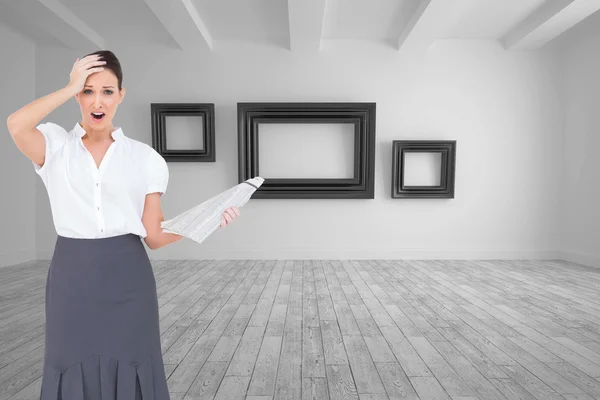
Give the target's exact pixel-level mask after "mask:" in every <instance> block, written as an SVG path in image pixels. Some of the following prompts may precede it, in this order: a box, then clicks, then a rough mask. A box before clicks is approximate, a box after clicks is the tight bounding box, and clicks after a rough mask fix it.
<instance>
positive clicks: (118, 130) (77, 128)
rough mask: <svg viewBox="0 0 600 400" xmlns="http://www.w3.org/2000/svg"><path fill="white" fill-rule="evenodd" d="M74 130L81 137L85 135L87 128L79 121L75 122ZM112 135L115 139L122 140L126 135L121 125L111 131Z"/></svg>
mask: <svg viewBox="0 0 600 400" xmlns="http://www.w3.org/2000/svg"><path fill="white" fill-rule="evenodd" d="M73 131H74V132H75V134H76V135H77V137H79V138H81V137H83V136H84V135H85V129H83V127H82V126H81V125H80V124H79V122H77V123H76V124H75V127H74V128H73ZM111 136H112V138H113V139H114V140H115V141H120V140H122V139H123V137H124V136H125V135H124V134H123V130H122V129H121V127H116V129H115V130H114V131H113V132H112V133H111Z"/></svg>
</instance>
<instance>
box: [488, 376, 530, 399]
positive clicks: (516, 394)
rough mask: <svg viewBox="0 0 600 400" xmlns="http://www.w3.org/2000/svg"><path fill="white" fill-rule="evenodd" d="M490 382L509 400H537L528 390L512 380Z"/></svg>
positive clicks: (492, 380)
mask: <svg viewBox="0 0 600 400" xmlns="http://www.w3.org/2000/svg"><path fill="white" fill-rule="evenodd" d="M490 382H491V383H492V384H493V385H494V386H495V387H496V388H497V389H498V390H499V391H500V392H502V394H504V396H505V397H506V398H507V399H515V400H535V397H533V396H532V395H531V394H530V393H529V392H528V391H527V390H525V389H523V387H522V386H521V385H519V384H518V383H517V382H515V381H514V380H512V379H510V378H506V379H496V378H492V379H490Z"/></svg>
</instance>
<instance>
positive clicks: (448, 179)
mask: <svg viewBox="0 0 600 400" xmlns="http://www.w3.org/2000/svg"><path fill="white" fill-rule="evenodd" d="M408 152H419V153H441V157H442V158H441V171H440V185H438V186H406V185H405V184H404V159H405V154H406V153H408ZM455 175H456V140H394V141H392V198H394V199H398V198H420V199H423V198H434V199H453V198H454V191H455V187H454V186H455Z"/></svg>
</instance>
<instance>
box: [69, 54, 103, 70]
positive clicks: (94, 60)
mask: <svg viewBox="0 0 600 400" xmlns="http://www.w3.org/2000/svg"><path fill="white" fill-rule="evenodd" d="M100 57H101V55H99V54H92V55H90V56H87V57H84V58H78V59H77V61H75V65H77V66H82V67H83V66H84V65H85V66H88V67H89V66H90V64H93V65H100V64H98V63H102V64H106V61H100Z"/></svg>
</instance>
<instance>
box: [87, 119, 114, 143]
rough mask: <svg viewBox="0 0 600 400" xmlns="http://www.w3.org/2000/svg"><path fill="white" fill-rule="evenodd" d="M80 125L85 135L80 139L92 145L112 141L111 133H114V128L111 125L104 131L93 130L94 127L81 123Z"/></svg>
mask: <svg viewBox="0 0 600 400" xmlns="http://www.w3.org/2000/svg"><path fill="white" fill-rule="evenodd" d="M80 125H81V127H82V128H83V129H85V135H84V136H83V138H82V139H87V140H89V141H91V142H94V143H102V142H106V141H110V142H112V141H113V138H112V132H114V130H115V127H114V126H113V125H112V124H111V125H110V126H109V127H108V128H104V129H95V128H94V127H92V126H90V125H88V124H85V123H83V122H80Z"/></svg>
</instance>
